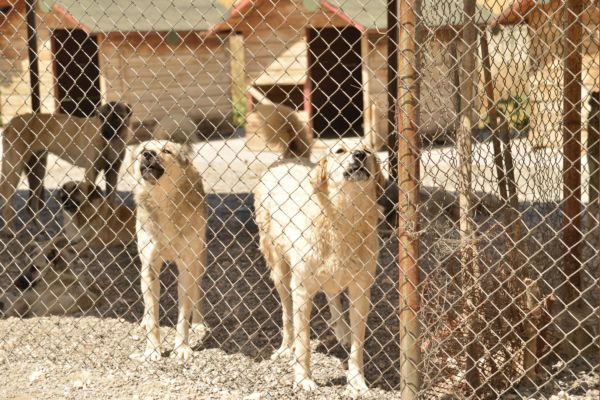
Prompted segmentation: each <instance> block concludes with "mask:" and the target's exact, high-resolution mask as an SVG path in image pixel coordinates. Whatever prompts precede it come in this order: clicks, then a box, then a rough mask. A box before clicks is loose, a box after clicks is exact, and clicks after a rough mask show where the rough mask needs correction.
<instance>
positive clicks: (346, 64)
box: [307, 26, 363, 137]
mask: <svg viewBox="0 0 600 400" xmlns="http://www.w3.org/2000/svg"><path fill="white" fill-rule="evenodd" d="M307 37H308V49H309V52H308V53H309V56H308V63H309V72H308V73H309V80H310V81H309V83H310V103H311V106H310V112H311V119H312V127H313V131H314V133H315V134H316V135H318V136H333V137H339V136H342V135H362V132H363V93H362V71H361V61H362V58H361V51H360V50H361V49H360V47H361V46H360V39H361V33H360V31H359V30H358V29H356V28H354V27H351V26H350V27H344V28H329V27H328V28H318V29H316V28H311V29H308V32H307Z"/></svg>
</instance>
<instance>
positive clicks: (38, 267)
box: [15, 237, 75, 292]
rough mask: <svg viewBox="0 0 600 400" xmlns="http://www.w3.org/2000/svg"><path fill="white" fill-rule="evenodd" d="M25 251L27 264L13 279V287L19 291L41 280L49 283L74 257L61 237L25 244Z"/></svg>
mask: <svg viewBox="0 0 600 400" xmlns="http://www.w3.org/2000/svg"><path fill="white" fill-rule="evenodd" d="M25 253H26V254H27V256H28V257H29V264H28V265H27V267H26V268H25V269H24V270H23V273H22V274H21V275H20V276H19V277H18V278H17V279H16V280H15V287H16V288H17V289H19V290H20V291H21V292H24V291H26V290H28V289H31V288H35V287H36V286H37V285H38V284H39V283H41V282H45V283H46V284H51V283H52V282H54V281H56V279H57V277H58V276H60V275H61V274H62V273H63V272H65V271H66V270H67V269H68V268H69V265H70V263H71V261H72V260H74V257H75V253H74V251H73V249H71V248H70V247H69V243H68V241H67V239H66V238H63V237H60V238H58V239H54V240H52V241H49V242H46V243H35V244H33V245H30V246H27V247H26V248H25Z"/></svg>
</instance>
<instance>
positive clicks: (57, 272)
mask: <svg viewBox="0 0 600 400" xmlns="http://www.w3.org/2000/svg"><path fill="white" fill-rule="evenodd" d="M26 252H27V254H31V256H30V257H31V263H30V265H29V266H28V267H27V268H25V270H24V272H23V274H21V276H19V277H18V278H17V279H16V280H15V283H14V284H15V287H16V288H17V289H19V291H20V292H21V294H20V295H19V296H17V297H16V298H13V299H8V298H4V299H2V300H0V311H2V313H3V314H4V315H5V316H7V317H11V316H14V317H27V316H44V315H70V314H74V313H80V312H84V311H86V310H89V309H90V308H92V307H94V306H95V305H97V304H98V302H99V301H100V300H101V293H102V292H101V290H100V289H99V288H98V287H97V286H96V285H94V284H93V283H85V282H84V280H83V279H81V277H79V276H77V275H75V274H74V273H73V271H72V269H71V268H72V266H73V264H75V263H76V262H77V260H76V257H77V254H76V252H75V251H74V249H73V248H71V247H69V245H68V241H67V240H66V239H65V238H58V239H54V240H52V241H48V242H46V243H43V244H36V245H34V246H31V247H30V248H28V249H26Z"/></svg>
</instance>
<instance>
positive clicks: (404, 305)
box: [396, 0, 421, 400]
mask: <svg viewBox="0 0 600 400" xmlns="http://www.w3.org/2000/svg"><path fill="white" fill-rule="evenodd" d="M398 5H399V23H400V32H399V37H400V40H399V49H398V68H399V70H398V72H399V75H398V96H399V97H398V99H397V103H396V111H397V129H398V133H397V135H398V180H399V213H398V214H399V217H398V236H399V243H400V245H399V266H400V284H399V285H400V286H399V290H400V398H401V399H402V400H415V399H417V398H418V396H419V391H420V386H421V377H420V375H419V368H420V363H421V350H420V345H419V335H420V327H419V320H418V313H419V292H418V290H419V287H418V285H419V267H418V263H417V260H418V258H419V239H418V236H417V232H418V230H419V225H418V222H419V221H418V215H417V204H418V201H419V178H420V176H419V170H420V168H419V163H420V155H419V140H418V133H417V125H416V120H417V104H416V101H417V88H416V83H417V82H416V70H415V68H416V65H417V63H416V45H415V29H416V21H417V18H416V16H415V14H416V12H417V10H418V7H419V0H399V4H398Z"/></svg>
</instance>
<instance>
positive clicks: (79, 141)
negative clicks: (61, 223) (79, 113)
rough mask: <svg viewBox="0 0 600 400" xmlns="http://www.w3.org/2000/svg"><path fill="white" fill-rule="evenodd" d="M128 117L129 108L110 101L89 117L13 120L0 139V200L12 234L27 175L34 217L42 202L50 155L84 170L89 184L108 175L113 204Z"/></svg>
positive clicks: (43, 116) (34, 116) (31, 116)
mask: <svg viewBox="0 0 600 400" xmlns="http://www.w3.org/2000/svg"><path fill="white" fill-rule="evenodd" d="M130 117H131V108H130V107H129V106H128V105H126V104H122V103H117V102H110V103H108V104H105V105H103V106H100V107H99V108H98V111H97V112H96V115H95V116H93V117H90V118H80V117H74V116H70V115H66V114H42V113H36V114H24V115H19V116H17V117H15V118H13V119H12V120H11V121H10V122H9V123H8V125H7V126H6V128H5V129H4V133H3V137H2V180H1V181H0V195H1V196H2V199H0V200H3V201H4V208H3V217H4V223H5V224H6V226H7V227H8V228H9V229H11V230H12V231H13V232H14V221H13V217H14V209H13V206H12V201H13V198H14V196H15V194H16V192H17V185H18V184H19V179H20V177H21V174H22V173H23V172H25V173H26V174H27V179H28V182H29V185H30V188H29V189H30V193H31V199H30V201H29V207H30V211H31V212H32V214H33V217H34V219H35V217H36V214H37V212H38V211H39V208H40V206H41V202H42V191H43V183H42V182H43V180H44V176H45V174H46V166H45V162H46V159H47V157H46V154H47V153H48V152H51V153H53V154H55V155H57V156H58V157H60V158H62V159H64V160H65V161H68V162H70V163H71V164H73V165H75V166H78V167H82V168H83V169H84V170H85V180H86V181H87V182H90V183H94V182H95V181H96V178H97V177H98V174H99V173H100V171H104V173H105V176H106V191H107V199H108V201H109V202H110V203H114V200H115V198H116V186H117V180H118V177H119V169H120V168H121V164H122V162H123V158H124V156H125V150H126V147H127V136H128V126H129V121H130Z"/></svg>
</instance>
